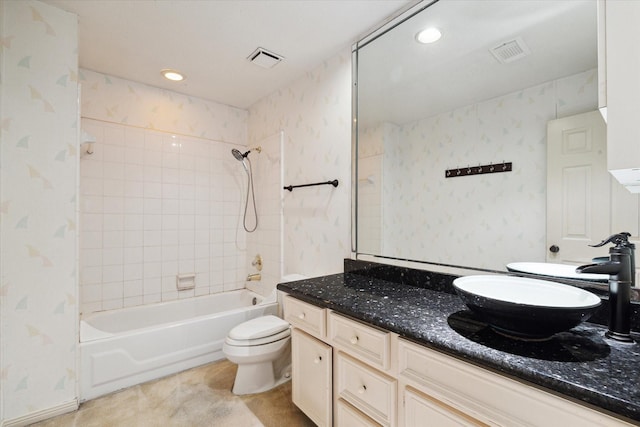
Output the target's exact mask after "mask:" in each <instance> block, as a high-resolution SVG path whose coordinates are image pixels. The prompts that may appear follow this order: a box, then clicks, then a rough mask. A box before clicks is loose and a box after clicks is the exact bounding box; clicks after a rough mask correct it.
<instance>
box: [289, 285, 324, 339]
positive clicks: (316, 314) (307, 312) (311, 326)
mask: <svg viewBox="0 0 640 427" xmlns="http://www.w3.org/2000/svg"><path fill="white" fill-rule="evenodd" d="M283 305H284V320H286V321H287V322H289V323H290V324H291V325H293V326H295V327H296V328H300V329H302V330H303V331H305V332H308V333H310V334H311V335H314V336H315V337H317V338H324V337H326V324H327V315H326V313H327V310H325V309H324V308H320V307H316V306H315V305H311V304H307V303H306V302H302V301H300V300H298V299H295V298H293V297H292V296H290V295H285V297H284V299H283Z"/></svg>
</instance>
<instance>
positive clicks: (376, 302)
mask: <svg viewBox="0 0 640 427" xmlns="http://www.w3.org/2000/svg"><path fill="white" fill-rule="evenodd" d="M350 269H351V270H353V271H351V272H345V273H341V274H334V275H330V276H323V277H317V278H313V279H307V280H301V281H296V282H290V283H282V284H279V285H278V289H279V290H281V291H284V292H287V293H289V294H291V295H292V296H295V297H297V298H299V299H301V300H304V301H307V302H309V303H311V304H315V305H319V306H322V307H327V308H330V309H332V310H335V311H337V312H340V313H343V314H346V315H348V316H351V317H353V318H356V319H360V320H362V321H364V322H367V323H370V324H373V325H376V326H379V327H381V328H384V329H387V330H389V331H392V332H395V333H397V334H399V335H400V336H402V337H405V338H408V339H410V340H413V341H415V342H418V343H420V344H422V345H425V346H427V347H431V348H435V349H438V350H441V351H443V352H445V353H448V354H450V355H453V356H455V357H458V358H461V359H464V360H467V361H470V362H472V363H475V364H477V365H480V366H484V367H487V368H491V369H494V370H496V371H499V372H503V373H505V374H508V375H511V376H514V377H517V378H520V379H523V380H526V381H529V382H531V383H533V384H536V385H538V386H541V387H543V388H547V389H551V390H553V391H556V392H558V393H561V394H565V395H567V396H570V397H572V398H575V399H578V400H581V401H584V402H587V403H590V404H593V405H595V406H597V407H600V408H603V409H605V410H609V411H611V412H613V413H616V414H619V415H621V416H623V417H626V418H628V419H630V420H633V422H634V423H636V424H638V425H640V344H638V343H636V344H632V345H623V344H617V343H612V342H611V341H610V340H605V339H604V338H603V334H604V332H605V330H606V327H604V326H601V325H597V324H594V323H583V324H581V325H580V326H577V327H575V328H573V329H571V330H570V331H567V332H563V333H560V334H556V335H554V336H553V337H552V338H551V339H550V340H548V341H543V342H525V341H519V340H513V339H509V338H506V337H503V336H501V335H499V334H497V333H495V332H493V331H492V330H491V329H490V328H489V327H488V326H487V325H486V324H484V323H483V322H481V321H479V320H478V319H477V318H475V315H473V314H472V313H471V312H470V311H469V310H467V308H466V306H465V305H464V303H463V302H462V301H461V300H460V299H459V298H458V296H457V295H455V294H452V293H451V287H450V281H451V280H452V278H455V276H448V275H442V274H437V273H428V272H427V276H424V274H425V273H424V272H422V273H418V274H417V276H416V277H413V278H412V277H411V272H415V270H408V269H401V271H400V273H399V274H395V273H392V274H391V275H389V277H386V276H387V273H382V274H381V273H380V271H383V272H388V271H389V270H388V268H383V269H382V270H380V269H378V271H377V272H375V269H373V270H374V273H373V274H368V273H364V274H363V270H358V269H357V268H355V269H353V268H347V261H345V271H348V270H350ZM367 270H368V271H369V272H371V271H372V269H367ZM394 274H395V275H396V276H399V277H400V278H401V280H396V279H397V277H395V278H394V277H391V276H394ZM420 276H421V277H420ZM389 279H391V280H395V281H391V280H389ZM421 279H422V280H421ZM412 281H414V282H418V281H421V283H420V284H419V285H418V284H417V283H411V282H412ZM416 285H417V286H416ZM418 286H420V287H418ZM634 323H635V322H634ZM634 338H636V340H637V341H640V336H638V335H634Z"/></svg>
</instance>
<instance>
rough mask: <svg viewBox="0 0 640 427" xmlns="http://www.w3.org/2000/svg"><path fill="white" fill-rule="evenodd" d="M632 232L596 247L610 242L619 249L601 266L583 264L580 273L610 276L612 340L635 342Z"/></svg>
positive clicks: (578, 269)
mask: <svg viewBox="0 0 640 427" xmlns="http://www.w3.org/2000/svg"><path fill="white" fill-rule="evenodd" d="M630 236H631V234H630V233H627V232H623V233H618V234H614V235H612V236H609V237H608V238H607V239H605V240H603V241H602V242H600V243H598V244H597V245H590V246H592V247H594V248H597V247H601V246H604V245H606V244H607V243H613V244H614V245H615V246H614V247H612V248H609V260H608V261H605V262H601V263H597V264H587V265H582V266H580V267H578V268H577V269H576V273H595V274H608V275H609V330H608V331H607V332H606V333H605V335H606V336H607V337H608V338H611V339H614V340H617V341H622V342H633V340H632V339H631V335H630V333H631V302H630V293H631V287H632V286H635V274H636V271H635V245H634V244H633V243H630V242H629V237H630Z"/></svg>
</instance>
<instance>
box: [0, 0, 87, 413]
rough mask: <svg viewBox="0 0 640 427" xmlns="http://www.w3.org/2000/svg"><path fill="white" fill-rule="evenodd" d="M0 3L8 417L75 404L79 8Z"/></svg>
mask: <svg viewBox="0 0 640 427" xmlns="http://www.w3.org/2000/svg"><path fill="white" fill-rule="evenodd" d="M0 8H1V9H2V15H3V16H2V27H0V28H1V31H2V33H1V34H0V53H1V57H2V70H1V76H2V86H1V96H0V98H1V102H2V105H1V108H0V111H1V112H2V118H1V126H2V128H1V131H2V139H1V148H0V150H1V151H0V154H1V156H0V166H1V171H0V182H1V184H2V185H1V188H0V215H1V218H2V223H1V228H0V241H1V270H2V277H1V282H0V298H1V299H0V320H1V330H0V337H1V338H0V341H1V350H0V355H1V356H0V384H1V385H2V387H1V388H2V396H0V400H1V401H2V403H1V406H2V413H1V418H2V419H3V420H5V421H6V420H16V419H21V417H25V416H27V415H28V414H31V413H33V412H37V411H42V410H46V409H48V408H51V407H54V406H60V405H62V406H64V405H67V407H68V408H69V409H73V407H75V405H76V401H75V398H76V377H77V371H76V341H77V331H78V306H77V299H78V298H77V295H76V293H77V282H76V280H77V279H76V277H77V271H76V265H77V253H76V241H77V240H76V239H77V235H76V229H77V226H76V217H77V194H76V193H77V179H76V176H77V171H78V169H77V162H78V153H77V121H78V105H77V99H78V75H77V69H78V68H77V64H78V57H77V18H76V16H75V15H72V14H69V13H66V12H64V11H62V10H59V9H56V8H53V7H50V6H48V5H46V4H43V3H40V2H37V1H31V0H24V1H2V2H0ZM23 422H24V421H23Z"/></svg>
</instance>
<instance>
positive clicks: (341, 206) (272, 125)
mask: <svg viewBox="0 0 640 427" xmlns="http://www.w3.org/2000/svg"><path fill="white" fill-rule="evenodd" d="M350 117H351V54H350V52H348V51H347V52H343V53H341V54H339V55H336V56H335V57H333V58H331V59H330V60H327V61H325V62H324V63H322V64H321V65H319V66H318V67H317V68H316V69H314V70H313V71H311V72H308V73H307V74H306V75H305V76H304V77H302V78H301V79H299V80H298V81H296V82H295V83H293V84H292V85H290V86H288V87H287V88H284V89H281V90H278V91H276V92H274V93H272V94H271V95H269V96H267V97H265V98H264V99H262V100H260V101H259V102H257V103H256V104H254V105H253V106H251V107H250V108H249V132H250V134H249V142H250V145H253V144H254V143H255V142H256V141H260V140H262V139H264V138H266V137H268V136H270V135H273V134H275V133H276V132H278V131H279V130H283V131H284V135H285V138H284V151H283V154H282V162H283V165H284V166H283V167H284V178H283V181H284V185H298V184H307V183H313V182H321V181H328V180H333V179H338V180H339V181H340V185H339V186H338V187H337V188H334V187H332V186H329V185H327V186H318V187H308V188H301V189H295V190H293V192H291V193H290V192H288V191H285V192H284V194H283V199H284V225H283V227H284V229H283V234H284V241H283V245H284V247H283V253H284V271H283V274H290V273H299V274H304V275H307V276H319V275H323V274H331V273H337V272H341V271H342V263H343V259H344V258H345V257H349V255H350V253H351V242H350V217H351V215H350V209H351V204H350V198H351V184H350V182H351V177H350V171H351V122H350Z"/></svg>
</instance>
